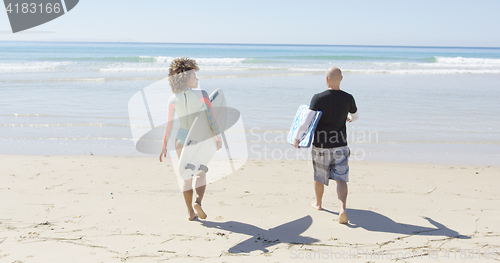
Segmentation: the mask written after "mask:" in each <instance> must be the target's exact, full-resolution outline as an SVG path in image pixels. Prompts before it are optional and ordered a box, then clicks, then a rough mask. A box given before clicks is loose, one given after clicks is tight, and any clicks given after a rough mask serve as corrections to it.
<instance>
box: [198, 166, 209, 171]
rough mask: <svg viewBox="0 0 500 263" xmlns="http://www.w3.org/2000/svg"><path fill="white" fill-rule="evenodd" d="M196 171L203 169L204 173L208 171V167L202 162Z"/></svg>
mask: <svg viewBox="0 0 500 263" xmlns="http://www.w3.org/2000/svg"><path fill="white" fill-rule="evenodd" d="M198 171H204V172H205V173H208V167H206V166H205V165H203V164H200V168H199V169H198Z"/></svg>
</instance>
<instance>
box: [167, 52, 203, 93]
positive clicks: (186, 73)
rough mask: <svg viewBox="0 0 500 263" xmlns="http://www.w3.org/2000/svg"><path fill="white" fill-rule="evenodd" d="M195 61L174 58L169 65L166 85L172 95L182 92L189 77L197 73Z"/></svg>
mask: <svg viewBox="0 0 500 263" xmlns="http://www.w3.org/2000/svg"><path fill="white" fill-rule="evenodd" d="M198 70H200V68H198V65H197V64H196V60H194V59H190V58H187V57H182V58H176V59H174V60H173V61H172V63H170V68H169V69H168V83H169V84H170V88H172V92H173V93H179V92H181V91H184V90H185V89H186V87H187V83H188V81H189V77H190V76H191V74H193V73H194V71H198Z"/></svg>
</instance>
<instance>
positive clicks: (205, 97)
mask: <svg viewBox="0 0 500 263" xmlns="http://www.w3.org/2000/svg"><path fill="white" fill-rule="evenodd" d="M200 100H201V103H202V104H203V106H204V107H205V110H206V111H207V116H208V123H209V124H210V128H211V129H212V133H213V135H214V136H215V140H216V141H217V142H220V141H221V135H220V129H219V124H218V123H217V120H216V119H215V116H214V114H213V109H212V103H210V99H209V98H208V93H206V92H205V91H203V97H202V98H201V99H200Z"/></svg>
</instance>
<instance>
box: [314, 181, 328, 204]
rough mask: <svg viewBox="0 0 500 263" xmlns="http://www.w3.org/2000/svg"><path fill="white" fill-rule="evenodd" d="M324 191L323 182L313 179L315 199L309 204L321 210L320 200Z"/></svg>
mask: <svg viewBox="0 0 500 263" xmlns="http://www.w3.org/2000/svg"><path fill="white" fill-rule="evenodd" d="M324 191H325V185H324V184H323V183H320V182H317V181H314V192H315V193H316V201H312V202H311V206H312V207H313V208H314V209H316V210H321V209H323V208H321V201H322V199H323V192H324Z"/></svg>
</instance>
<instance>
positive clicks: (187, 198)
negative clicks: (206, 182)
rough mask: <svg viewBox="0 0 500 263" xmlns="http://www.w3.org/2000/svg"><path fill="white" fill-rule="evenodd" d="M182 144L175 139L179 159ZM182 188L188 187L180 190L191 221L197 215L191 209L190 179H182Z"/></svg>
mask: <svg viewBox="0 0 500 263" xmlns="http://www.w3.org/2000/svg"><path fill="white" fill-rule="evenodd" d="M182 147H183V146H182V144H181V143H180V142H179V141H178V140H175V151H176V152H177V157H178V158H179V159H180V158H181V153H182ZM183 188H184V189H189V190H186V191H184V192H182V195H184V202H186V206H187V209H188V215H189V217H188V220H190V221H192V220H194V219H195V218H196V217H197V216H198V215H197V214H196V213H195V212H194V209H193V187H192V180H191V179H189V180H187V181H184V186H183Z"/></svg>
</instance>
